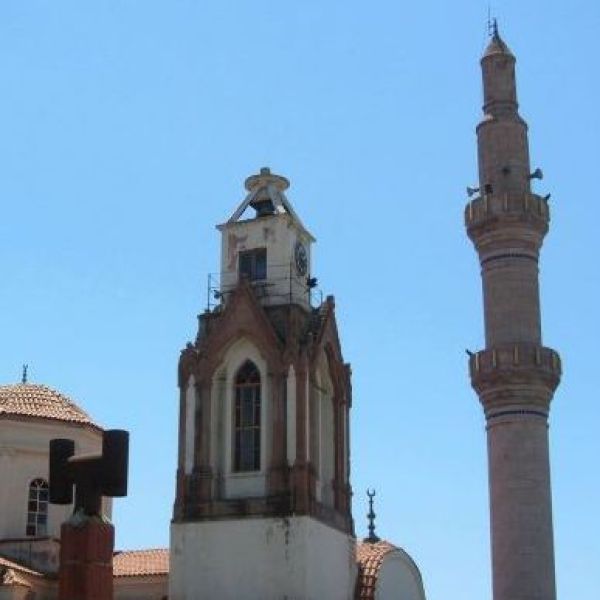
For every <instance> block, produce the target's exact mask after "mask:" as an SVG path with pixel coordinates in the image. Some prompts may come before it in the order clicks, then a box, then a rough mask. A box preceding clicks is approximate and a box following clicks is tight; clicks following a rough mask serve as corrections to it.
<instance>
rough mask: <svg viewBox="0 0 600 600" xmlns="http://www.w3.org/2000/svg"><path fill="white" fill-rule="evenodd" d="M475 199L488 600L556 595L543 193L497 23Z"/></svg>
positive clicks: (476, 368)
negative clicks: (535, 187)
mask: <svg viewBox="0 0 600 600" xmlns="http://www.w3.org/2000/svg"><path fill="white" fill-rule="evenodd" d="M481 67H482V72H483V90H484V105H483V112H484V116H483V119H482V121H481V122H480V123H479V125H478V127H477V140H478V159H479V182H480V196H479V197H477V198H476V199H474V200H473V201H471V202H470V203H469V204H468V205H467V207H466V209H465V223H466V227H467V232H468V235H469V237H470V238H471V240H472V241H473V243H474V245H475V248H476V250H477V253H478V255H479V260H480V263H481V277H482V283H483V300H484V317H485V342H486V347H485V349H484V350H481V351H479V352H477V353H475V354H472V355H471V357H470V360H469V367H470V374H471V382H472V385H473V388H474V389H475V390H476V392H477V393H478V395H479V399H480V401H481V404H482V406H483V409H484V413H485V417H486V422H487V440H488V461H489V487H490V521H491V544H492V571H493V592H494V594H493V596H494V600H555V598H556V591H555V580H554V548H553V533H552V503H551V489H550V465H549V454H548V413H549V408H550V401H551V399H552V396H553V393H554V390H555V389H556V387H557V385H558V383H559V380H560V374H561V364H560V358H559V356H558V354H557V352H555V351H554V350H552V349H550V348H547V347H545V346H543V345H542V335H541V323H540V301H539V287H538V260H539V252H540V248H541V246H542V242H543V238H544V236H545V234H546V233H547V231H548V224H549V221H550V213H549V207H548V203H547V200H546V199H544V198H542V197H540V196H538V195H537V194H534V193H532V192H531V185H530V183H531V167H530V163H529V148H528V141H527V124H526V123H525V121H524V120H523V119H522V118H521V116H520V115H519V113H518V104H517V93H516V83H515V57H514V56H513V54H512V53H511V51H510V50H509V49H508V47H507V46H506V44H505V43H504V42H503V41H502V39H501V38H500V36H499V35H498V31H497V28H496V30H495V31H494V35H493V36H492V39H491V41H490V44H489V45H488V47H487V49H486V51H485V53H484V55H483V58H482V59H481Z"/></svg>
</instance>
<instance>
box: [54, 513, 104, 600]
mask: <svg viewBox="0 0 600 600" xmlns="http://www.w3.org/2000/svg"><path fill="white" fill-rule="evenodd" d="M84 519H85V520H84V521H83V522H81V523H78V522H77V523H76V522H71V523H64V524H63V526H62V528H61V549H60V568H59V592H58V599H59V600H113V567H112V558H113V547H114V537H115V536H114V527H113V526H112V525H111V524H110V523H104V522H102V521H101V520H100V519H99V518H97V517H85V518H84Z"/></svg>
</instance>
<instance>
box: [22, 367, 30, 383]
mask: <svg viewBox="0 0 600 600" xmlns="http://www.w3.org/2000/svg"><path fill="white" fill-rule="evenodd" d="M28 368H29V365H23V374H22V375H21V383H27V369H28Z"/></svg>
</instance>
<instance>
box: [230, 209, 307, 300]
mask: <svg viewBox="0 0 600 600" xmlns="http://www.w3.org/2000/svg"><path fill="white" fill-rule="evenodd" d="M219 229H220V230H221V234H222V238H221V291H223V292H227V291H228V290H231V289H233V288H234V287H235V286H236V284H237V282H238V258H237V256H238V254H239V252H240V251H243V250H252V249H254V248H267V280H268V282H269V284H270V285H269V286H268V288H267V290H266V293H267V295H266V296H265V299H264V303H265V304H283V303H287V302H289V300H290V272H291V274H292V301H293V302H296V303H299V304H303V305H306V306H308V294H307V292H306V286H305V277H298V275H297V274H296V269H295V262H294V247H295V245H296V242H297V241H298V240H299V241H301V242H302V243H303V244H304V247H305V248H306V253H307V256H308V273H311V272H312V271H311V268H310V266H311V239H310V238H309V236H308V235H306V233H304V232H303V231H302V230H301V229H300V228H299V227H298V226H297V225H296V223H295V222H294V220H293V219H292V217H291V216H290V215H288V214H287V213H286V214H278V215H273V216H268V217H261V218H259V219H248V220H245V221H237V222H235V223H225V224H224V225H220V226H219ZM290 265H291V271H290ZM308 273H307V274H308Z"/></svg>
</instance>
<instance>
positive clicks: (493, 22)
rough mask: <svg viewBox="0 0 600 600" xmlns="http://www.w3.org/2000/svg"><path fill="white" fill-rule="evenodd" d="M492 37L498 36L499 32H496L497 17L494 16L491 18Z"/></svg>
mask: <svg viewBox="0 0 600 600" xmlns="http://www.w3.org/2000/svg"><path fill="white" fill-rule="evenodd" d="M492 37H495V38H499V37H500V34H499V33H498V19H496V17H494V18H493V19H492Z"/></svg>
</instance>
